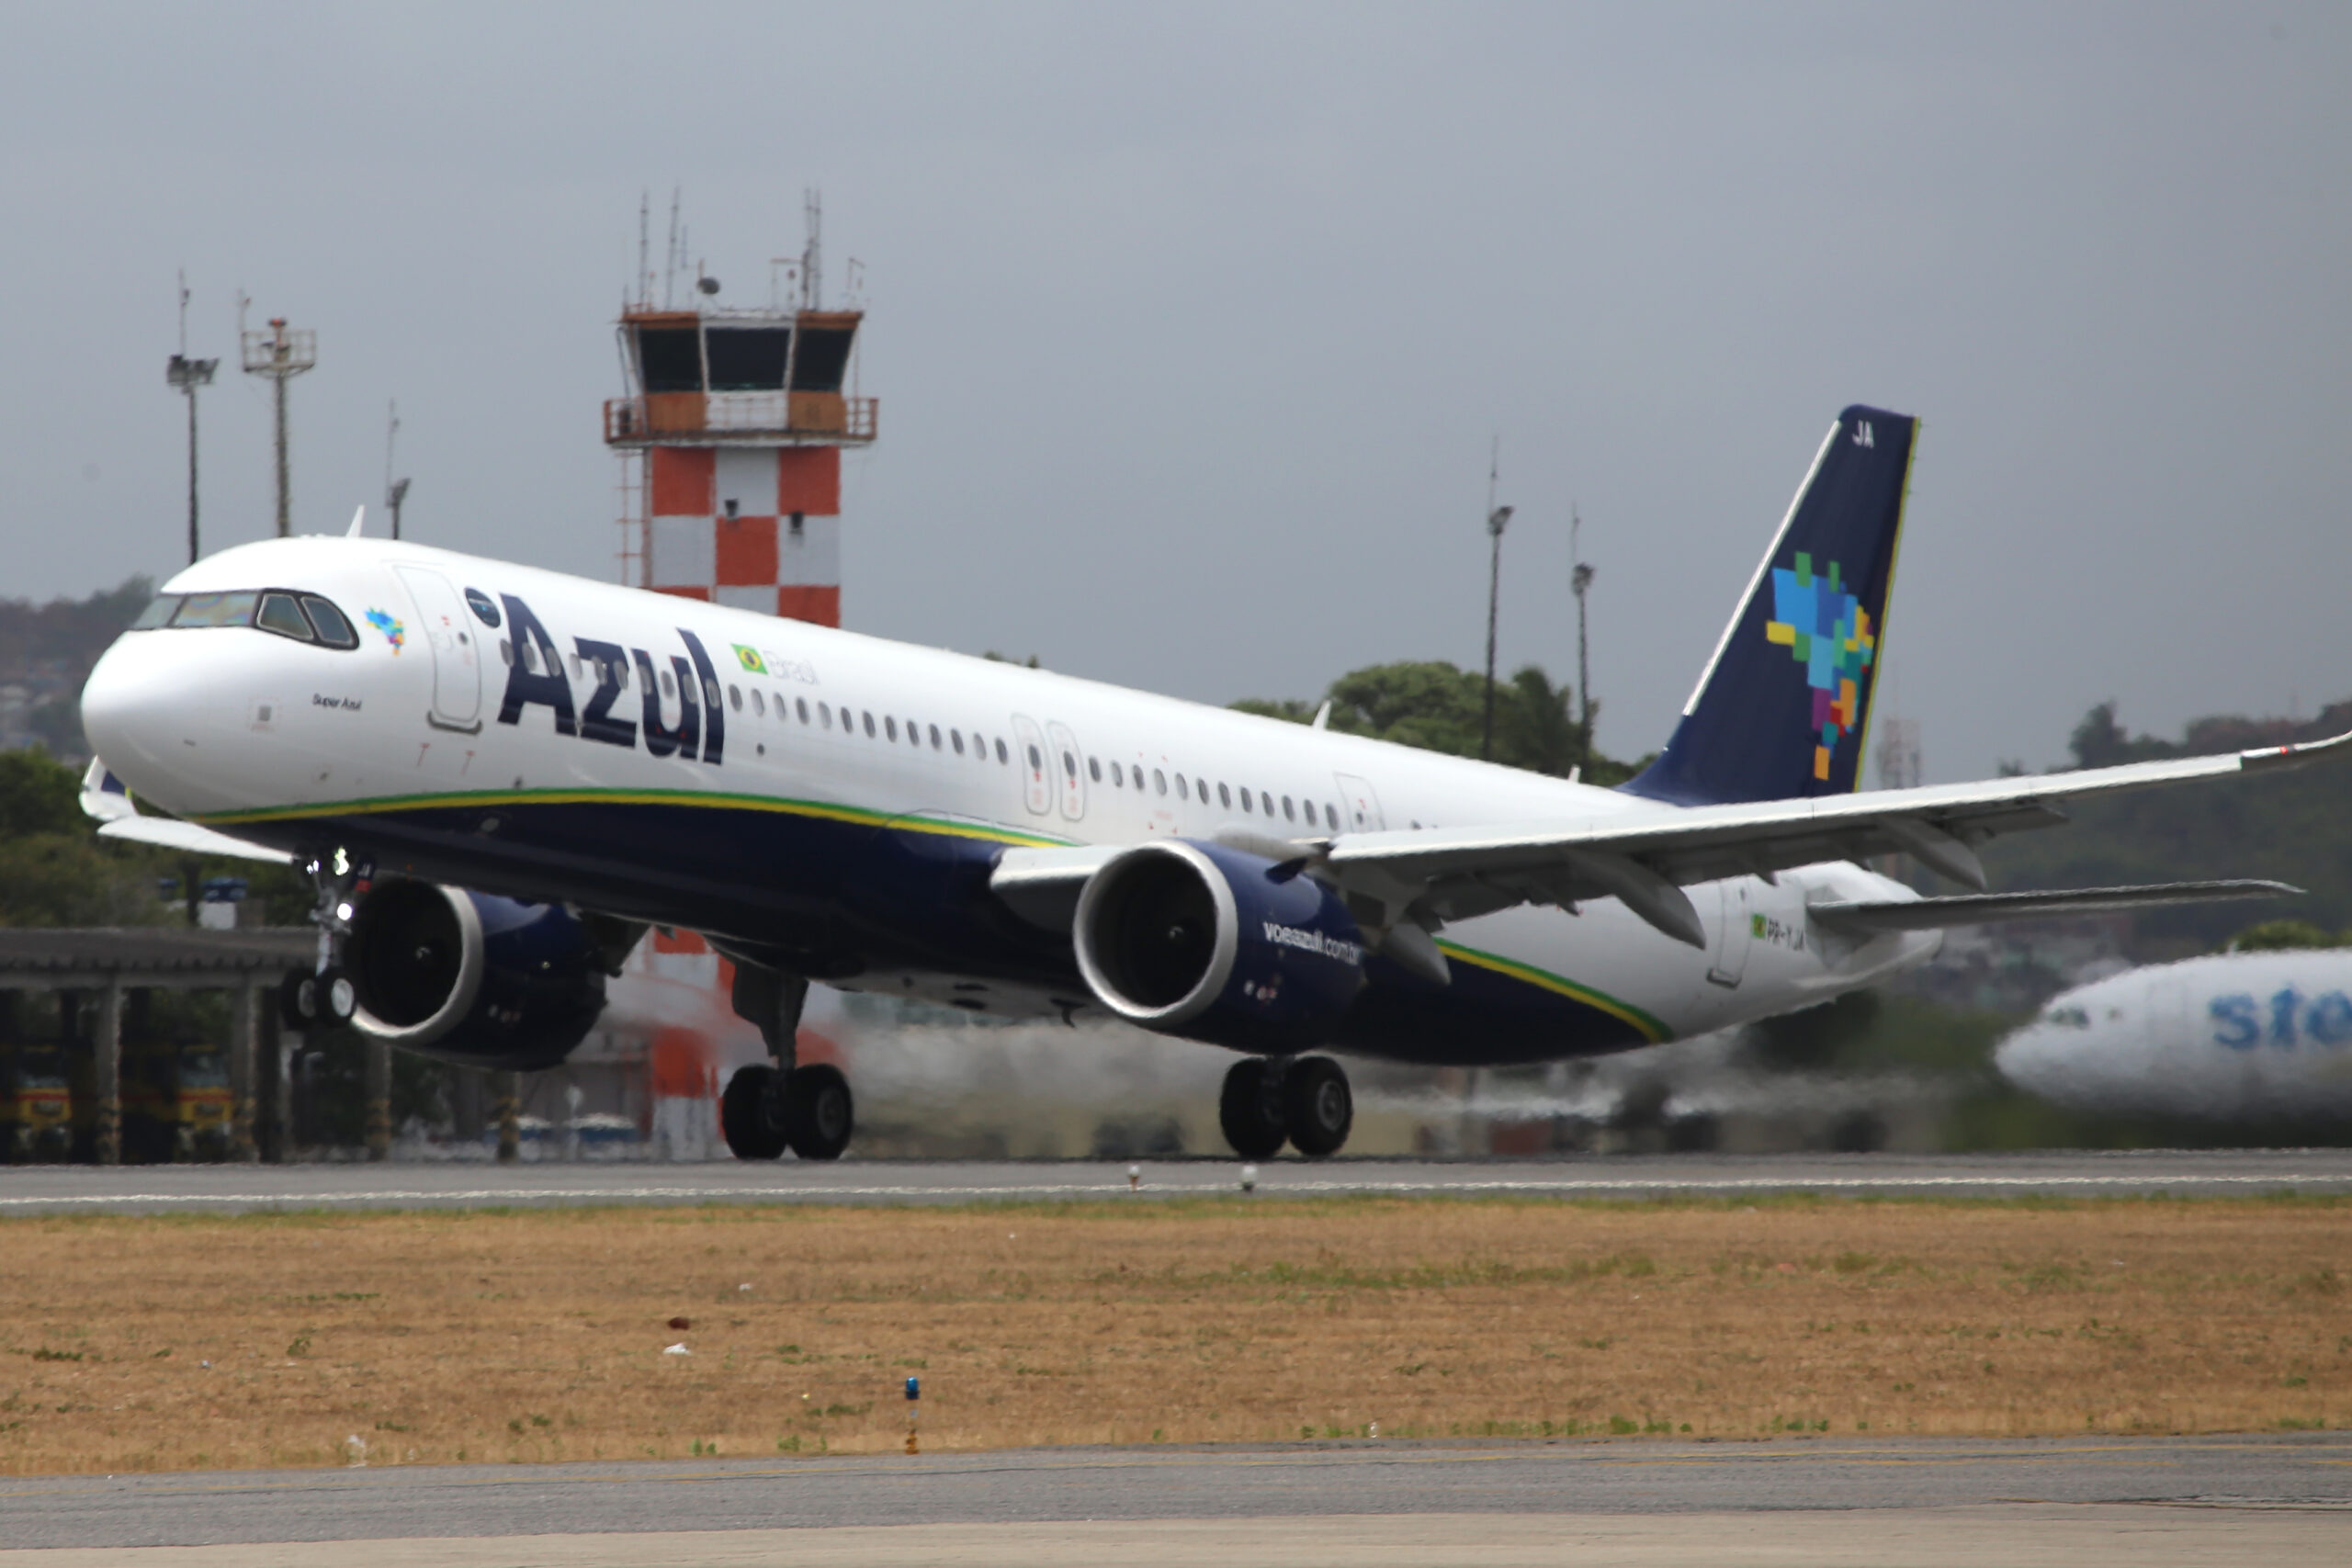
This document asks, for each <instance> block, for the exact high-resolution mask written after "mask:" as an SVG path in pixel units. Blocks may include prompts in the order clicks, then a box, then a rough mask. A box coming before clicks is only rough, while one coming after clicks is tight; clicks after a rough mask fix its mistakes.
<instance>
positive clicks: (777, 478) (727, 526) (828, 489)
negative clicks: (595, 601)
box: [605, 203, 878, 626]
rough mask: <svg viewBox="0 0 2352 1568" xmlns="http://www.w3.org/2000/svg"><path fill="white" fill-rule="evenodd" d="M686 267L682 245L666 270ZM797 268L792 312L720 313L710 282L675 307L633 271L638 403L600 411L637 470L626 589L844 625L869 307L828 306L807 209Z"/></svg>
mask: <svg viewBox="0 0 2352 1568" xmlns="http://www.w3.org/2000/svg"><path fill="white" fill-rule="evenodd" d="M677 259H678V250H677V247H676V245H675V244H674V243H673V248H672V265H671V267H670V268H669V269H668V270H669V271H670V272H672V273H673V275H674V273H675V271H676V270H677V268H676V261H677ZM777 265H778V266H779V267H783V266H785V265H786V264H777ZM851 265H852V267H853V268H854V266H855V265H856V264H855V263H852V264H851ZM696 270H697V271H699V270H700V269H699V268H697V269H696ZM788 270H789V275H790V276H789V280H788V282H789V292H791V293H793V294H796V295H797V302H795V303H791V304H785V303H779V302H771V303H770V304H769V305H768V306H767V307H766V308H764V309H745V308H743V307H740V306H726V305H720V304H719V303H718V281H717V280H716V279H714V278H711V277H707V276H701V277H697V278H696V279H695V286H694V297H695V300H696V303H695V307H694V308H693V309H689V310H674V309H670V308H669V307H668V302H667V301H666V300H665V301H664V302H663V304H662V306H659V307H657V306H656V305H654V304H653V302H652V300H651V299H650V295H651V293H652V287H651V275H650V273H646V272H645V271H644V269H643V268H641V267H640V269H639V272H640V276H643V277H644V278H645V280H646V281H645V283H644V284H643V285H642V288H641V293H642V294H643V295H644V296H645V298H641V299H639V302H638V303H636V304H634V305H631V306H628V307H626V308H624V309H623V310H622V311H621V319H620V326H619V331H620V347H621V364H622V367H623V370H624V374H625V375H626V376H627V378H628V385H629V393H628V396H627V397H621V398H614V399H612V400H609V401H607V402H606V403H605V445H606V446H610V447H612V448H613V449H614V450H615V451H616V452H618V453H620V454H621V455H622V456H623V457H626V458H628V459H629V464H628V467H629V469H630V470H631V471H629V472H628V474H627V477H625V478H624V479H623V481H622V495H623V507H622V510H623V513H624V515H623V517H622V519H621V525H622V537H623V540H624V543H623V545H622V548H621V558H622V580H623V581H626V582H628V583H630V584H632V585H634V586H636V587H640V588H650V589H653V590H654V591H656V592H662V593H675V594H677V595H679V596H680V597H682V598H686V599H702V600H707V601H709V602H711V603H714V604H731V605H734V606H736V607H738V608H741V609H746V610H760V611H763V612H765V613H766V614H769V615H789V616H792V617H793V618H794V619H796V620H803V621H814V622H816V623H817V624H818V625H820V626H840V625H841V624H842V565H841V563H842V548H841V495H842V448H843V447H845V446H866V445H868V444H870V443H871V442H872V441H873V439H874V432H875V416H876V405H877V401H878V400H876V399H874V398H865V397H858V396H855V395H854V393H853V392H851V391H849V390H847V389H846V383H847V382H848V380H849V378H850V377H851V375H852V373H853V371H854V367H855V365H856V363H857V359H856V347H857V330H858V327H859V326H860V325H861V324H862V323H863V322H864V321H865V311H864V310H854V309H849V310H825V309H823V308H822V307H821V302H820V298H819V293H818V289H819V282H820V268H819V256H818V248H817V227H816V211H815V208H814V205H813V203H812V204H811V209H810V226H809V245H808V249H807V250H806V251H804V252H803V253H802V254H801V256H800V258H799V260H798V261H797V263H794V264H790V265H789V269H788Z"/></svg>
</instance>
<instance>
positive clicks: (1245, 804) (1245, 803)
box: [1241, 785, 1250, 811]
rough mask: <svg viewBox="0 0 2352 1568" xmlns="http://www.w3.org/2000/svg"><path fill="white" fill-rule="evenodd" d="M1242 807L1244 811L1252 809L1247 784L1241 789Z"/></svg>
mask: <svg viewBox="0 0 2352 1568" xmlns="http://www.w3.org/2000/svg"><path fill="white" fill-rule="evenodd" d="M1241 809H1242V810H1244V811H1247V810H1249V809H1250V791H1249V788H1248V786H1247V785H1244V786H1243V788H1242V791H1241Z"/></svg>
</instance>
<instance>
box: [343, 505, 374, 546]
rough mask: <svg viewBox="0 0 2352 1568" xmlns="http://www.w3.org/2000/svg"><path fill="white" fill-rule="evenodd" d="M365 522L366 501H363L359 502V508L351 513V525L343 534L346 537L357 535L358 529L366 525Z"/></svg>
mask: <svg viewBox="0 0 2352 1568" xmlns="http://www.w3.org/2000/svg"><path fill="white" fill-rule="evenodd" d="M367 522H368V503H367V502H364V501H363V502H360V503H359V510H358V511H356V512H355V513H352V514H351V526H350V527H348V528H346V529H345V530H344V531H343V536H344V537H345V538H346V539H356V538H357V537H359V530H360V529H361V528H362V527H364V526H366V525H367Z"/></svg>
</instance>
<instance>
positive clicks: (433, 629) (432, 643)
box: [392, 566, 481, 735]
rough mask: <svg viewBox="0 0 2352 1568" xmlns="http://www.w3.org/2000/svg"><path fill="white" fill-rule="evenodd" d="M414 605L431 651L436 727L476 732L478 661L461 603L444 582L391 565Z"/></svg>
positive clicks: (429, 573)
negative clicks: (398, 574)
mask: <svg viewBox="0 0 2352 1568" xmlns="http://www.w3.org/2000/svg"><path fill="white" fill-rule="evenodd" d="M392 570H395V571H397V572H398V573H400V579H401V586H402V587H404V588H406V589H407V590H408V594H409V597H410V598H411V599H412V600H413V601H415V603H416V616H417V620H418V622H419V628H418V629H419V630H421V631H422V632H423V633H424V646H425V647H426V648H427V649H431V650H432V654H433V711H432V712H431V713H430V714H429V715H427V717H428V719H429V720H430V721H431V723H432V724H433V726H434V728H436V729H455V730H458V731H461V732H462V733H464V734H467V735H474V734H479V733H480V732H481V659H480V658H479V657H478V652H477V649H478V645H477V644H476V642H475V640H474V636H473V627H472V624H471V623H470V622H469V621H468V620H467V618H466V606H465V604H463V602H461V601H460V600H459V599H458V593H457V590H455V589H453V588H451V587H450V586H449V580H448V579H447V578H446V577H444V576H442V575H441V574H440V573H439V572H437V571H428V570H425V569H424V567H421V566H401V567H394V568H393V569H392Z"/></svg>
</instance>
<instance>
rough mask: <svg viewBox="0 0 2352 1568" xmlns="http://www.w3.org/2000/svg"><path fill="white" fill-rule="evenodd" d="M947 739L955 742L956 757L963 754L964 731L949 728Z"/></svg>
mask: <svg viewBox="0 0 2352 1568" xmlns="http://www.w3.org/2000/svg"><path fill="white" fill-rule="evenodd" d="M947 739H949V740H951V741H953V742H955V745H956V755H957V756H958V757H960V756H962V755H963V754H964V732H963V731H962V730H960V729H951V730H949V731H948V732H947Z"/></svg>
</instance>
